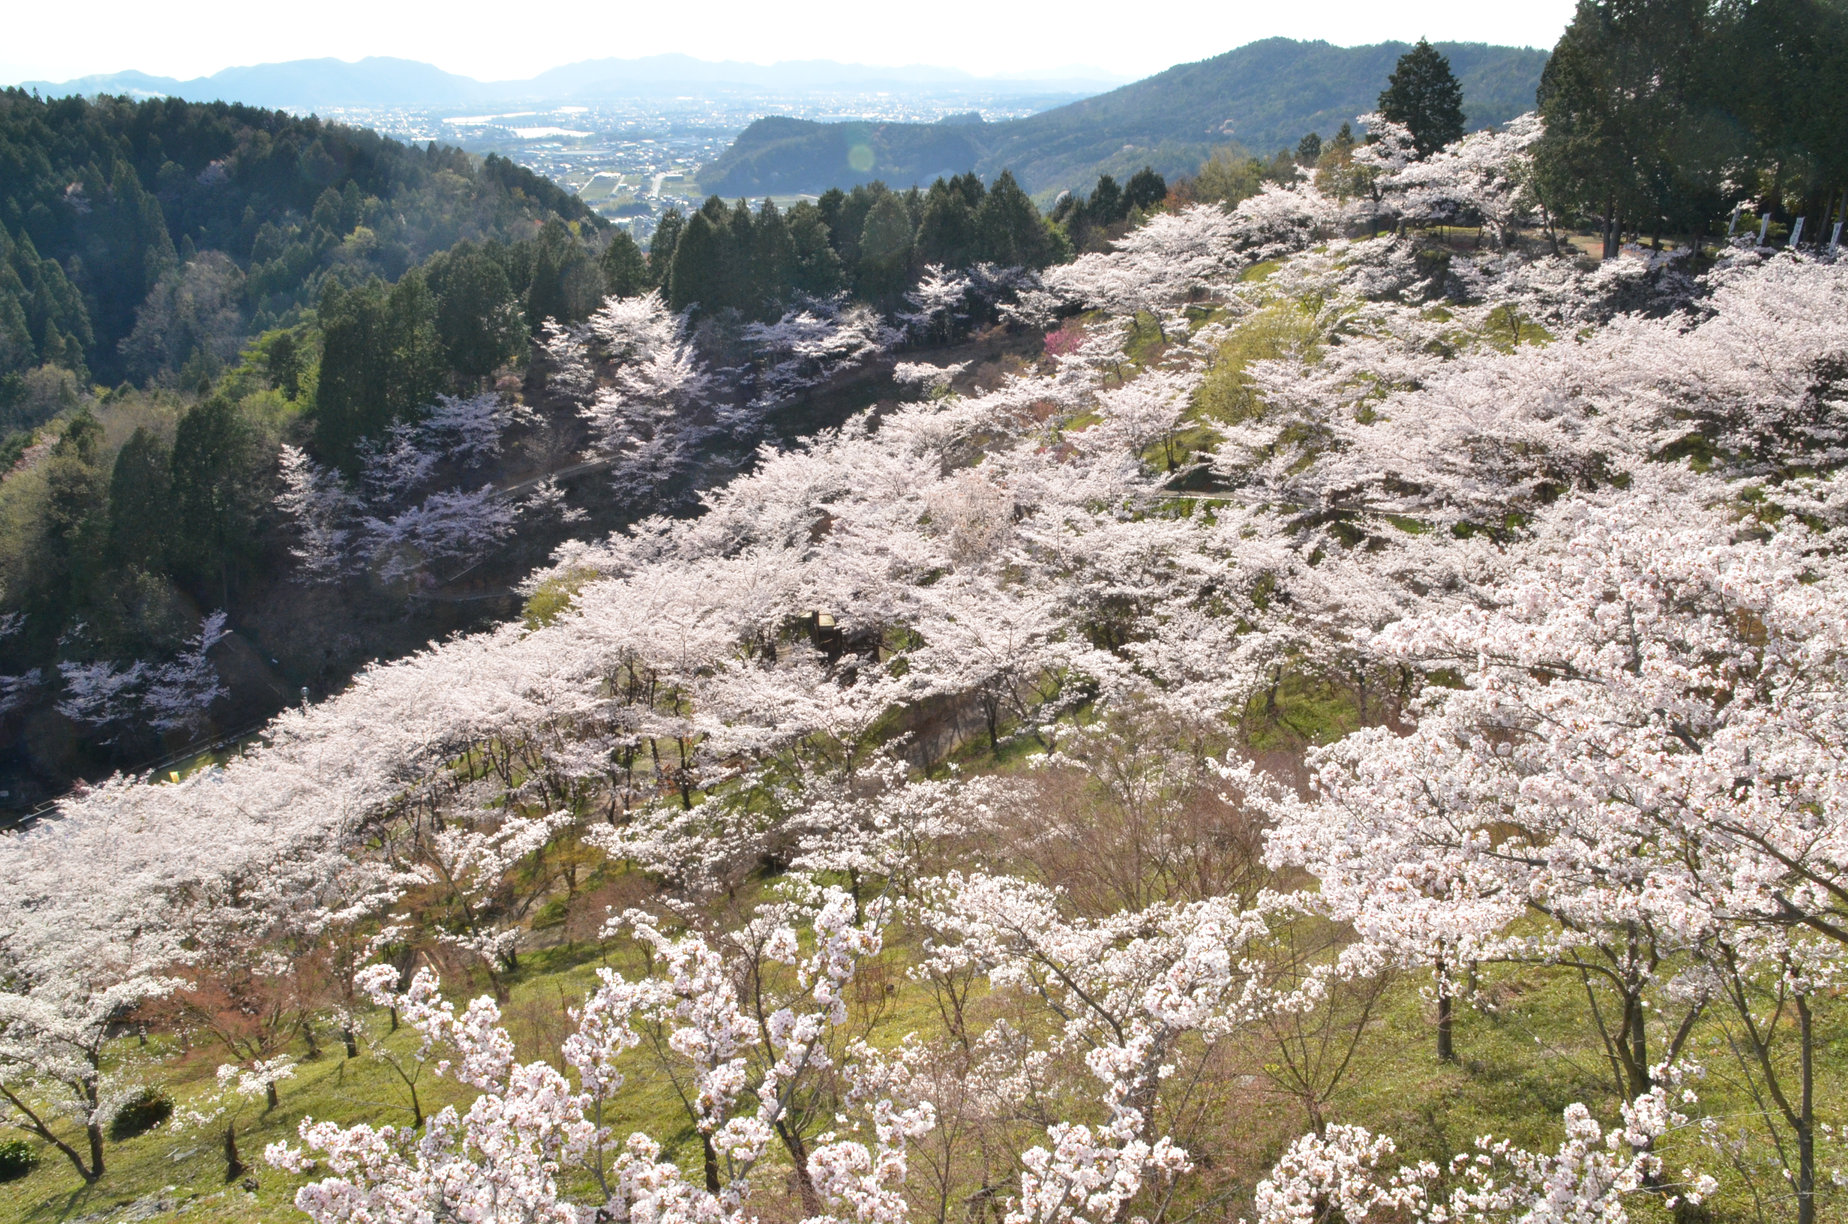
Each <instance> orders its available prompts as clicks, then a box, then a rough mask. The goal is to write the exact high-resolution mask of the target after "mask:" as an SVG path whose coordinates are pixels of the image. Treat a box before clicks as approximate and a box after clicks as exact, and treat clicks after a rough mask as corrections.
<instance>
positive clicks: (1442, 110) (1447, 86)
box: [1379, 38, 1463, 157]
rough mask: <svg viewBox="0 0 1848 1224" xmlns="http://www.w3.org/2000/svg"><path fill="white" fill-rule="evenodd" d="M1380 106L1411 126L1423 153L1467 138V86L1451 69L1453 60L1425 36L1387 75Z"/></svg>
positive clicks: (1415, 140) (1422, 154)
mask: <svg viewBox="0 0 1848 1224" xmlns="http://www.w3.org/2000/svg"><path fill="white" fill-rule="evenodd" d="M1379 109H1380V114H1382V115H1384V116H1385V117H1386V118H1388V119H1390V120H1392V121H1393V122H1394V123H1403V124H1404V125H1405V126H1406V127H1407V128H1409V129H1411V133H1412V143H1413V144H1414V145H1416V146H1417V147H1418V155H1419V156H1420V157H1429V156H1430V155H1431V154H1432V153H1434V152H1436V151H1437V150H1439V149H1441V148H1443V147H1444V146H1445V145H1447V144H1449V143H1451V142H1452V141H1454V140H1461V139H1462V138H1463V86H1461V85H1459V84H1458V83H1457V78H1456V76H1455V75H1454V74H1453V73H1452V72H1451V71H1450V61H1449V60H1448V59H1447V58H1445V56H1444V55H1443V53H1442V52H1440V51H1439V50H1438V49H1437V48H1436V47H1433V46H1432V45H1431V44H1430V43H1428V42H1426V41H1425V40H1424V39H1422V38H1421V39H1419V40H1418V45H1417V46H1415V47H1413V48H1412V49H1411V50H1410V51H1407V52H1406V53H1405V54H1404V55H1401V56H1400V57H1399V63H1398V65H1397V67H1395V68H1394V69H1393V70H1392V75H1391V76H1390V77H1388V78H1386V88H1385V90H1384V91H1383V92H1382V93H1381V94H1380V100H1379Z"/></svg>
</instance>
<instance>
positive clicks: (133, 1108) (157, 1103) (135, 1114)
mask: <svg viewBox="0 0 1848 1224" xmlns="http://www.w3.org/2000/svg"><path fill="white" fill-rule="evenodd" d="M172 1116H173V1098H172V1097H170V1096H168V1095H167V1094H166V1093H165V1092H162V1091H161V1090H160V1089H159V1088H143V1089H142V1090H141V1091H140V1092H137V1093H136V1094H135V1095H134V1096H132V1097H130V1098H129V1099H128V1100H127V1101H126V1102H125V1103H124V1104H123V1106H122V1108H120V1109H118V1110H116V1115H115V1117H114V1118H112V1119H110V1122H109V1137H110V1138H111V1139H113V1140H115V1141H116V1142H117V1143H120V1142H121V1141H122V1140H124V1139H133V1138H134V1137H135V1136H136V1135H145V1134H147V1133H148V1132H149V1131H151V1130H153V1129H154V1128H155V1127H157V1126H159V1125H160V1124H161V1123H162V1122H165V1121H166V1120H167V1119H168V1118H171V1117H172Z"/></svg>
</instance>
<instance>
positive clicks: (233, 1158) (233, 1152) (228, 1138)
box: [225, 1126, 244, 1182]
mask: <svg viewBox="0 0 1848 1224" xmlns="http://www.w3.org/2000/svg"><path fill="white" fill-rule="evenodd" d="M243 1175H244V1161H243V1159H242V1158H241V1157H239V1156H238V1154H237V1132H236V1131H235V1130H233V1129H232V1128H231V1127H229V1126H227V1127H225V1181H227V1182H234V1181H236V1180H237V1179H238V1178H240V1177H242V1176H243Z"/></svg>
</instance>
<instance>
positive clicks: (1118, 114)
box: [700, 38, 1546, 197]
mask: <svg viewBox="0 0 1848 1224" xmlns="http://www.w3.org/2000/svg"><path fill="white" fill-rule="evenodd" d="M1436 45H1437V47H1438V49H1439V50H1440V51H1442V52H1443V53H1444V54H1445V55H1446V56H1447V57H1448V58H1449V61H1450V65H1451V68H1452V70H1453V71H1454V72H1455V74H1456V77H1457V79H1458V81H1459V82H1460V83H1461V84H1462V86H1463V91H1464V95H1465V97H1466V98H1467V99H1468V107H1467V111H1468V121H1469V124H1470V126H1471V127H1472V128H1489V127H1496V126H1499V125H1500V124H1503V123H1505V122H1507V121H1508V120H1509V119H1512V118H1514V117H1515V116H1516V115H1518V114H1521V113H1522V112H1524V111H1527V110H1530V109H1532V107H1533V99H1534V89H1535V87H1536V86H1537V85H1538V84H1539V81H1540V70H1541V68H1542V67H1543V66H1544V65H1545V63H1546V53H1545V52H1544V51H1535V50H1531V49H1528V48H1521V47H1491V46H1486V45H1483V44H1480V43H1439V44H1436ZM1408 49H1409V48H1408V47H1407V45H1406V44H1404V43H1378V44H1375V45H1372V46H1365V47H1335V46H1331V45H1329V44H1328V43H1324V42H1298V41H1296V40H1294V39H1288V38H1268V39H1264V40H1262V41H1260V42H1254V43H1250V44H1248V45H1246V46H1243V47H1239V48H1237V49H1236V50H1233V51H1228V52H1226V53H1225V54H1224V55H1218V56H1215V57H1213V58H1212V59H1207V60H1201V61H1200V62H1198V63H1193V64H1181V65H1177V66H1176V67H1173V68H1170V69H1168V70H1167V71H1166V72H1162V73H1158V74H1156V75H1155V76H1152V77H1149V78H1147V79H1146V80H1142V81H1137V82H1135V83H1134V84H1131V85H1125V86H1123V87H1121V88H1120V89H1115V90H1112V91H1111V92H1109V93H1105V94H1100V95H1098V96H1097V97H1094V98H1085V99H1083V100H1081V101H1078V102H1072V103H1068V104H1067V105H1065V106H1060V107H1056V108H1054V109H1052V110H1048V111H1043V112H1041V113H1040V114H1037V115H1030V116H1028V117H1027V118H1024V119H1013V120H1008V121H1006V122H1002V123H970V122H966V121H960V120H948V121H945V122H942V123H935V124H920V123H881V124H869V123H816V122H813V121H810V120H798V119H785V118H770V119H761V120H759V121H758V122H756V123H754V124H752V125H751V126H750V127H749V128H747V129H745V131H744V132H743V133H742V134H741V135H740V136H739V137H738V139H737V140H736V141H735V142H734V143H733V144H732V146H731V148H729V149H727V150H726V151H725V152H724V153H723V154H721V155H720V156H719V158H718V159H717V160H716V161H714V162H713V163H712V164H711V165H710V166H707V167H705V168H704V169H702V170H701V171H700V182H701V183H702V184H703V185H704V186H705V188H706V190H708V191H715V192H718V193H720V194H721V195H728V196H729V195H740V194H743V195H757V194H761V193H765V192H818V191H822V190H825V189H826V188H829V187H845V186H849V185H851V184H853V183H857V182H866V181H869V180H871V179H882V180H884V181H885V182H888V183H894V184H906V185H908V184H911V183H927V182H929V181H930V180H931V179H933V178H936V177H938V176H939V175H941V176H944V177H948V176H951V175H955V174H960V173H963V172H965V171H971V170H972V171H974V172H975V173H977V174H979V175H981V176H982V177H984V178H988V177H991V176H993V175H994V174H996V173H998V172H999V171H1000V170H1001V169H1003V168H1007V169H1011V170H1012V171H1013V173H1014V175H1015V177H1016V178H1018V179H1019V180H1020V183H1021V186H1023V187H1024V188H1026V190H1027V191H1028V192H1029V193H1031V194H1033V195H1034V196H1036V197H1041V196H1051V195H1053V194H1055V193H1057V192H1059V191H1064V190H1074V191H1075V190H1079V189H1082V188H1084V187H1087V186H1088V185H1089V184H1090V182H1091V180H1093V179H1095V178H1096V177H1097V175H1098V174H1100V173H1107V174H1113V175H1116V176H1117V177H1119V178H1122V177H1126V176H1127V175H1129V174H1132V173H1134V172H1135V171H1136V169H1137V168H1138V167H1140V166H1142V165H1144V164H1145V163H1146V164H1149V165H1152V166H1154V168H1155V169H1156V170H1158V171H1159V172H1161V173H1162V174H1163V175H1166V176H1168V177H1174V176H1177V175H1182V174H1192V173H1194V171H1196V170H1197V169H1198V168H1199V167H1200V165H1201V164H1202V163H1203V162H1204V161H1205V160H1206V159H1207V157H1208V155H1209V154H1210V153H1211V152H1212V151H1213V149H1214V148H1216V147H1219V146H1223V145H1228V144H1236V145H1240V146H1243V147H1244V148H1246V149H1250V150H1255V151H1258V152H1261V153H1266V154H1268V153H1269V152H1270V151H1271V150H1274V149H1277V148H1279V147H1284V146H1288V147H1291V148H1294V147H1295V145H1296V142H1297V141H1298V139H1300V138H1301V137H1302V136H1303V135H1304V133H1307V132H1318V133H1320V134H1321V135H1323V136H1332V135H1333V134H1334V132H1335V129H1336V128H1338V127H1340V125H1341V124H1343V123H1347V122H1350V121H1352V120H1353V118H1354V116H1355V115H1358V114H1360V113H1362V112H1363V111H1367V110H1371V109H1372V108H1373V103H1374V99H1375V97H1376V96H1377V95H1378V93H1379V90H1380V83H1381V82H1382V81H1384V80H1385V79H1386V75H1387V74H1388V73H1389V72H1391V71H1392V67H1393V64H1394V62H1395V61H1396V60H1397V59H1398V58H1399V56H1400V55H1401V54H1403V53H1404V52H1405V51H1407V50H1408Z"/></svg>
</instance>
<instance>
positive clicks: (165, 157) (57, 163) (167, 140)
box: [0, 89, 603, 427]
mask: <svg viewBox="0 0 1848 1224" xmlns="http://www.w3.org/2000/svg"><path fill="white" fill-rule="evenodd" d="M547 218H557V219H563V220H566V221H570V222H575V223H578V224H583V225H590V226H593V227H596V226H600V225H602V224H603V222H602V221H601V220H600V219H598V218H596V217H594V215H593V214H592V213H591V212H590V211H589V210H588V209H587V208H585V207H584V205H583V204H582V203H580V202H579V201H578V200H577V199H576V198H575V197H573V196H571V195H570V194H569V193H567V192H565V191H563V190H561V189H559V188H558V187H557V186H555V185H554V184H552V183H550V182H548V181H547V180H545V179H542V178H539V177H538V176H537V175H534V174H532V173H531V172H529V171H527V170H525V169H523V168H521V167H518V166H515V165H513V164H512V163H511V162H506V161H504V160H502V159H500V158H492V159H490V160H489V161H487V162H481V163H478V162H476V161H474V160H473V159H471V158H470V157H469V156H468V155H467V154H465V153H463V152H461V151H460V150H457V149H450V148H443V147H439V146H435V145H432V146H429V147H427V148H413V147H408V146H405V145H403V144H400V143H398V142H397V141H394V140H391V139H388V138H386V137H383V136H380V135H378V134H377V133H375V132H371V131H367V130H364V129H359V128H350V127H345V126H342V125H339V124H331V123H324V122H322V121H321V120H319V119H315V118H306V119H302V118H297V117H295V116H292V115H288V114H285V113H283V112H281V111H268V110H261V109H258V108H255V107H250V106H242V105H234V104H229V103H192V102H181V101H177V100H154V101H144V102H131V101H129V100H127V99H123V98H107V97H105V98H98V99H94V100H90V99H83V98H61V99H55V100H48V99H42V98H38V97H34V96H33V95H31V94H28V93H25V92H23V91H21V90H16V89H15V90H7V91H5V92H3V93H0V268H4V267H8V266H10V269H11V271H10V272H8V271H0V380H5V379H7V378H11V377H14V376H17V375H20V374H23V372H24V371H26V370H28V369H31V368H33V367H34V366H37V365H41V364H46V363H50V364H53V365H61V366H64V367H66V368H71V369H77V368H84V369H86V370H87V371H88V372H89V373H90V374H91V375H93V376H94V377H95V378H96V379H98V380H99V381H101V382H103V383H104V384H106V385H107V384H114V383H116V382H119V381H121V380H122V379H124V378H128V377H133V378H136V379H138V380H139V379H141V378H145V377H147V376H149V375H150V374H153V373H158V372H160V371H161V370H163V369H167V368H168V367H172V369H174V370H177V368H178V367H179V366H180V365H183V364H184V363H185V362H186V361H187V360H188V358H190V357H191V356H192V355H193V351H194V350H195V349H196V350H197V351H199V352H201V353H203V354H205V355H206V356H207V357H208V358H210V359H212V360H215V361H217V362H218V363H219V364H220V365H222V364H223V363H224V362H225V361H226V360H227V359H228V358H229V357H230V356H231V355H233V354H234V353H235V352H236V348H237V344H238V342H239V340H240V339H241V338H242V336H244V335H245V334H247V333H249V332H252V331H261V330H263V329H265V328H266V327H271V326H275V325H276V324H277V323H278V322H280V321H281V320H283V319H284V318H285V317H286V316H288V315H289V313H290V312H291V311H294V310H298V309H300V308H302V307H304V306H308V305H311V304H312V303H313V301H314V300H315V298H316V296H317V295H318V293H319V291H320V287H321V285H322V284H323V283H324V281H325V280H326V279H328V278H329V277H330V276H332V277H335V278H337V279H347V280H352V281H359V280H364V279H365V278H367V277H369V276H381V277H384V278H385V279H387V280H395V279H397V278H398V277H399V276H401V275H402V274H403V273H404V271H405V270H406V269H407V268H409V267H411V266H412V265H413V264H415V263H417V262H418V261H420V260H422V259H424V258H426V257H427V256H429V255H431V254H434V253H435V252H437V251H440V250H444V249H446V248H448V247H450V246H452V245H454V244H455V243H456V242H457V241H460V240H462V239H472V240H477V241H479V240H483V239H490V238H493V239H500V240H503V241H511V240H513V239H516V238H525V237H530V236H531V234H532V233H533V232H534V231H536V230H537V228H538V227H539V225H540V224H541V223H542V222H543V221H544V220H546V219H547ZM211 253H216V254H217V255H222V256H223V257H224V260H227V261H229V262H228V263H226V262H223V261H214V260H212V259H210V258H204V257H205V256H207V255H208V254H211ZM176 295H178V296H179V297H181V298H186V299H189V300H194V301H196V302H197V303H198V305H197V310H198V311H199V312H200V317H199V318H198V319H197V320H196V323H197V328H196V330H197V333H198V334H196V335H194V336H192V337H191V338H190V340H189V342H188V344H187V346H186V350H185V351H177V352H174V353H171V354H170V353H167V352H164V351H160V352H157V351H155V350H156V349H160V348H161V347H162V345H161V344H160V343H156V339H157V338H156V337H154V336H153V335H151V334H150V333H151V330H152V329H151V328H144V332H143V336H142V337H140V338H139V340H137V341H131V340H130V338H131V336H132V334H133V333H134V332H135V329H136V325H137V322H138V315H139V314H140V312H143V311H151V312H155V313H158V312H159V311H160V310H161V309H162V306H163V299H165V300H167V301H171V300H172V299H173V298H174V297H175V296H176ZM151 321H152V320H151V319H150V322H151ZM125 341H129V343H128V344H126V345H125V343H124V342H125ZM142 341H145V343H142ZM5 385H11V386H13V391H12V393H11V394H12V395H14V396H15V397H16V396H17V394H18V386H17V383H16V382H15V383H14V384H0V399H4V397H5V396H6V395H7V394H8V392H6V391H5V390H4V386H5ZM0 407H3V405H0ZM24 423H29V422H20V421H15V422H12V423H11V424H10V426H9V427H17V426H18V425H19V424H24Z"/></svg>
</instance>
